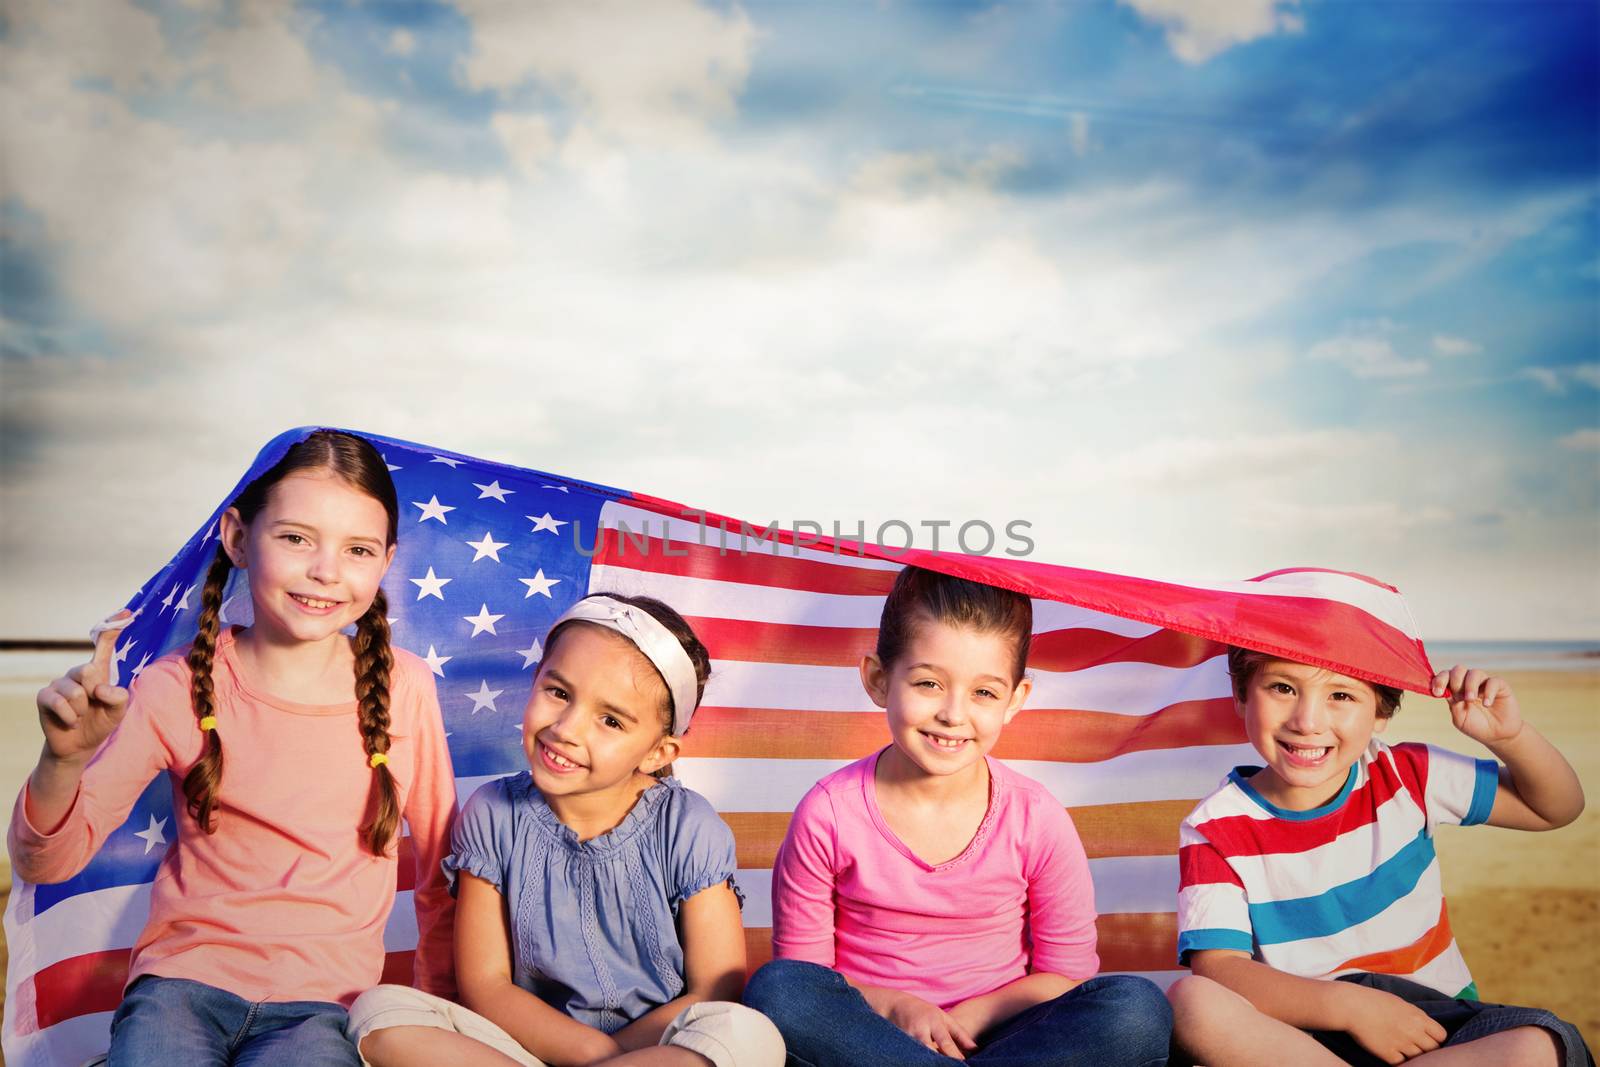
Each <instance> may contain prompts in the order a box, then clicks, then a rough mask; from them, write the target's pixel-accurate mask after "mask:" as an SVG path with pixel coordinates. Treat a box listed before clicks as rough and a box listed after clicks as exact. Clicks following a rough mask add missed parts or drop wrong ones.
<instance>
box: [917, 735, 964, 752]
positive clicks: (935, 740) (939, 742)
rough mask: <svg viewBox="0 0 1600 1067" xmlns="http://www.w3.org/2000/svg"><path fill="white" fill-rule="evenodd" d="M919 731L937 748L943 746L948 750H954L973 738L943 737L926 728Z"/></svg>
mask: <svg viewBox="0 0 1600 1067" xmlns="http://www.w3.org/2000/svg"><path fill="white" fill-rule="evenodd" d="M919 733H921V734H922V736H923V737H926V738H927V739H928V741H929V742H931V743H932V744H933V746H934V747H935V748H942V749H944V750H945V751H946V752H954V751H956V750H957V749H959V748H960V747H961V746H962V745H964V744H966V743H967V742H968V741H970V740H971V738H968V737H941V736H940V735H939V734H930V733H928V732H927V731H926V730H923V731H919Z"/></svg>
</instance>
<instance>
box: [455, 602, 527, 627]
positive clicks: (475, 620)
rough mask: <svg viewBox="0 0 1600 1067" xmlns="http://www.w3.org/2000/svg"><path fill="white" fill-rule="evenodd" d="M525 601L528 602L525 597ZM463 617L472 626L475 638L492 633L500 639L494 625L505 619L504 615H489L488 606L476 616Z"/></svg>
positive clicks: (480, 609) (483, 607) (482, 608)
mask: <svg viewBox="0 0 1600 1067" xmlns="http://www.w3.org/2000/svg"><path fill="white" fill-rule="evenodd" d="M523 599H524V600H526V599H527V597H523ZM461 617H462V618H463V619H465V620H466V621H467V622H470V623H471V624H472V636H473V637H477V636H478V635H479V634H482V633H490V634H494V635H495V636H496V637H499V636H500V635H499V634H498V633H495V629H494V624H495V623H497V622H499V621H500V620H501V619H503V618H505V616H504V615H491V614H489V605H487V604H485V605H483V606H482V607H481V608H479V609H478V613H477V614H476V615H463V616H461Z"/></svg>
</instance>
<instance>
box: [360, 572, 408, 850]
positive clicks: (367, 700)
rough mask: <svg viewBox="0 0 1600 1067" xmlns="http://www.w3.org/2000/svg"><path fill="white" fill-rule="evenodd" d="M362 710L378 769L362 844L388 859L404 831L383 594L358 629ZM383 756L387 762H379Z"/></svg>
mask: <svg viewBox="0 0 1600 1067" xmlns="http://www.w3.org/2000/svg"><path fill="white" fill-rule="evenodd" d="M355 652H356V710H357V711H358V712H359V714H360V716H361V740H362V743H363V744H364V746H365V748H366V751H367V761H368V762H369V763H372V764H375V766H373V768H372V789H371V792H370V793H369V794H368V801H367V810H369V811H370V812H372V820H371V821H370V822H369V823H367V825H366V826H363V827H362V828H361V840H362V842H363V843H364V844H365V845H366V846H367V850H368V851H369V852H371V853H372V854H373V855H374V856H381V855H383V854H384V853H385V852H386V851H387V850H388V848H389V845H390V843H391V842H392V841H393V840H394V837H395V833H396V831H397V830H399V828H400V796H399V791H398V790H397V789H396V787H395V782H394V775H393V774H391V773H389V760H388V756H389V674H390V671H392V670H393V669H394V653H393V651H391V650H390V648H389V603H388V598H387V597H385V596H384V595H383V590H382V589H380V590H378V595H377V597H376V598H374V599H373V601H372V606H371V607H370V608H368V609H367V613H366V614H365V615H363V616H361V620H360V621H359V622H357V623H356V641H355ZM379 756H382V757H383V758H382V759H376V758H375V757H379Z"/></svg>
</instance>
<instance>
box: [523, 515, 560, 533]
mask: <svg viewBox="0 0 1600 1067" xmlns="http://www.w3.org/2000/svg"><path fill="white" fill-rule="evenodd" d="M528 520H529V521H530V522H532V523H533V529H532V530H531V531H529V532H531V533H538V532H539V531H540V530H549V531H550V532H551V533H553V534H556V535H558V536H559V535H560V533H561V527H563V526H565V525H566V524H567V521H568V520H566V519H557V518H554V517H552V516H551V514H550V513H549V512H548V511H547V512H545V513H544V514H543V515H529V516H528Z"/></svg>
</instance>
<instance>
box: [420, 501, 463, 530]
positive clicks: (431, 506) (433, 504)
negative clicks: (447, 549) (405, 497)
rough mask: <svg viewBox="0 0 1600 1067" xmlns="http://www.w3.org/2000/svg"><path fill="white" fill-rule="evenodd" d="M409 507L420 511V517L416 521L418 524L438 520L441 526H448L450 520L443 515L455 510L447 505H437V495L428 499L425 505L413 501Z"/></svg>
mask: <svg viewBox="0 0 1600 1067" xmlns="http://www.w3.org/2000/svg"><path fill="white" fill-rule="evenodd" d="M411 506H412V507H414V508H421V509H422V517H421V518H420V519H418V520H417V521H418V522H427V521H428V520H429V519H438V520H439V524H440V525H441V526H449V525H450V520H449V519H446V518H445V517H444V513H445V512H447V511H454V510H455V508H454V507H452V506H451V505H449V504H441V503H439V497H438V496H437V495H434V496H431V497H429V498H428V502H427V503H426V504H424V503H423V502H422V501H420V500H413V501H412V502H411Z"/></svg>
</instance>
